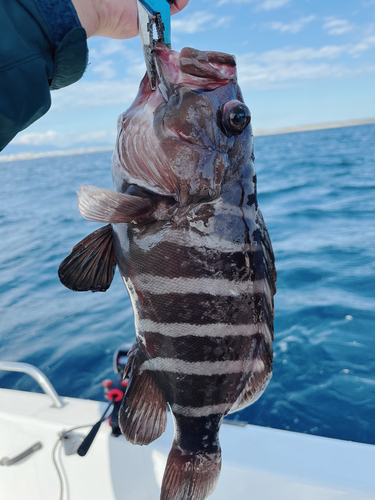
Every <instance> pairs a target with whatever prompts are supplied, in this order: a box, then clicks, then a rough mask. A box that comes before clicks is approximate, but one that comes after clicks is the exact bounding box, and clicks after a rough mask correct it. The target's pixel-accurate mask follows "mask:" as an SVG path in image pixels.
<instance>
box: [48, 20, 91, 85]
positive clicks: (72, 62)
mask: <svg viewBox="0 0 375 500" xmlns="http://www.w3.org/2000/svg"><path fill="white" fill-rule="evenodd" d="M86 40H87V38H86V31H85V30H84V29H83V28H82V27H80V28H73V29H72V30H71V31H69V33H68V34H67V35H65V37H64V38H63V39H62V41H61V43H60V44H59V46H58V47H57V49H56V52H55V56H54V68H53V77H52V81H51V83H50V89H51V90H57V89H61V88H63V87H67V86H68V85H71V84H72V83H75V82H77V81H78V80H79V79H80V78H82V76H83V74H84V72H85V70H86V66H87V61H88V49H87V42H86Z"/></svg>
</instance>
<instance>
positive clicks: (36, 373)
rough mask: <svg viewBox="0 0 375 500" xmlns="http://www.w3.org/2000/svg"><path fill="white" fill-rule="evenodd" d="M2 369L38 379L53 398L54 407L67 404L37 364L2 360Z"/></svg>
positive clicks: (0, 366) (0, 363) (0, 367)
mask: <svg viewBox="0 0 375 500" xmlns="http://www.w3.org/2000/svg"><path fill="white" fill-rule="evenodd" d="M0 370H3V371H9V372H20V373H26V374H27V375H30V377H32V378H33V379H34V380H36V381H37V382H38V384H39V385H40V387H41V388H42V389H43V391H44V392H45V393H46V394H47V395H48V396H49V397H50V398H51V399H52V401H53V405H52V407H53V408H62V407H63V406H65V403H64V401H63V400H62V399H61V398H60V396H59V395H58V394H57V392H56V391H55V389H54V387H53V385H52V384H51V382H50V381H49V380H48V378H47V377H46V376H45V375H44V373H43V372H41V371H40V370H39V369H38V368H36V367H35V366H33V365H29V364H28V363H18V362H16V361H0Z"/></svg>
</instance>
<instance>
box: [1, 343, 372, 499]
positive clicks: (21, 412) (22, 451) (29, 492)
mask: <svg viewBox="0 0 375 500" xmlns="http://www.w3.org/2000/svg"><path fill="white" fill-rule="evenodd" d="M127 349H128V346H127V345H125V346H120V348H119V349H118V350H117V351H116V353H115V356H114V368H115V372H117V375H116V376H117V379H116V380H115V381H108V380H107V381H105V383H104V385H105V387H106V392H107V394H108V393H109V391H111V390H112V391H113V392H112V394H116V391H118V390H121V386H122V387H124V388H125V386H126V382H125V383H124V381H122V382H121V374H122V372H123V367H124V364H125V363H126V359H127ZM0 370H9V371H18V372H21V373H27V374H29V375H30V376H32V377H33V378H34V379H35V380H36V381H37V382H38V383H39V385H40V387H41V389H42V390H43V391H44V393H33V392H26V391H20V390H14V389H0V498H1V500H20V499H24V500H53V499H56V500H58V499H59V500H125V499H126V500H157V499H158V498H159V495H160V486H161V481H162V477H163V472H164V467H165V464H166V460H167V456H168V453H169V449H170V446H171V442H172V437H173V422H172V418H171V414H170V413H168V425H167V429H166V432H165V433H164V434H163V435H162V436H161V437H160V438H159V439H157V440H156V441H155V442H153V443H152V444H150V445H148V446H135V445H132V444H130V443H128V442H127V441H126V440H125V439H124V437H123V436H121V435H119V433H118V432H117V431H116V423H114V421H112V425H108V423H106V422H105V421H104V420H105V416H106V414H107V411H108V402H107V403H105V402H101V401H91V400H84V399H77V398H70V397H60V396H59V395H58V394H57V393H56V391H55V389H54V388H53V386H52V384H51V383H50V381H49V380H48V379H47V377H46V376H45V375H44V374H43V373H42V372H41V371H40V370H38V369H37V368H36V367H34V366H32V365H29V364H27V363H17V362H5V361H3V362H1V361H0ZM119 388H120V389H119ZM123 390H125V389H123ZM115 406H116V403H115ZM112 420H113V419H112ZM101 421H104V422H103V424H102V425H100V422H101ZM95 424H96V426H95ZM90 431H91V438H89V439H87V436H88V434H90ZM95 431H97V434H96V436H94V434H95ZM93 437H94V439H92V438H93ZM85 438H86V439H85ZM220 441H221V445H222V453H223V466H222V472H221V476H220V479H219V482H218V484H217V487H216V491H215V492H214V493H213V494H212V495H211V496H210V497H209V498H210V500H211V499H212V500H228V499H231V498H233V499H235V500H249V499H250V500H271V499H272V500H275V499H276V500H374V499H375V474H374V470H375V446H374V445H370V444H362V443H355V442H349V441H343V440H338V439H331V438H325V437H319V436H312V435H307V434H302V433H296V432H290V431H285V430H279V429H270V428H266V427H260V426H255V425H250V424H247V423H245V422H237V421H231V420H226V419H224V423H223V425H222V428H221V431H220ZM85 443H86V445H85ZM83 448H85V449H84V451H82V449H83Z"/></svg>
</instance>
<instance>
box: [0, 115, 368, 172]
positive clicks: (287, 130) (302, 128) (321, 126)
mask: <svg viewBox="0 0 375 500" xmlns="http://www.w3.org/2000/svg"><path fill="white" fill-rule="evenodd" d="M373 124H375V118H368V119H365V120H347V121H343V122H329V123H315V124H312V125H299V126H296V127H283V128H279V129H271V130H262V129H259V130H255V131H254V136H256V137H260V136H266V135H281V134H292V133H294V132H310V131H313V130H326V129H333V128H343V127H357V126H359V125H373ZM113 149H114V147H102V148H79V149H70V150H67V151H45V152H41V153H15V154H10V155H3V156H1V154H0V163H5V162H10V161H16V160H33V159H36V158H48V157H52V156H74V155H80V154H90V153H100V152H104V151H113Z"/></svg>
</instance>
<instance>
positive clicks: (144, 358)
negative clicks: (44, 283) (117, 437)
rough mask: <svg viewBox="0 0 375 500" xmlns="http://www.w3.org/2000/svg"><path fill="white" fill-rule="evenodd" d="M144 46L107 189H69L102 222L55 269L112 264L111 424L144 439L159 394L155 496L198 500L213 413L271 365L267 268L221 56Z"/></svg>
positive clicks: (67, 281)
mask: <svg viewBox="0 0 375 500" xmlns="http://www.w3.org/2000/svg"><path fill="white" fill-rule="evenodd" d="M154 53H155V62H156V70H157V80H158V84H157V88H156V90H155V91H152V90H151V88H150V83H149V81H148V78H147V76H145V77H144V78H143V80H142V82H141V84H140V88H139V92H138V95H137V97H136V99H135V101H134V102H133V104H132V105H131V106H130V108H129V109H128V110H127V111H126V112H125V113H123V114H122V115H121V116H120V117H119V119H118V124H117V128H118V134H117V141H116V147H115V151H114V154H113V158H112V178H113V183H114V190H113V191H111V190H106V189H103V188H99V187H94V186H81V189H80V191H79V193H78V197H79V209H80V212H81V214H82V215H83V217H85V218H86V219H87V220H89V221H95V222H100V223H104V224H106V225H105V226H103V227H101V228H100V229H98V230H96V231H94V232H93V233H92V234H90V235H89V236H87V237H86V238H84V239H83V240H82V241H81V242H80V243H78V244H77V245H76V246H75V247H74V248H73V249H72V251H71V254H70V255H69V256H68V257H67V258H66V259H65V260H64V261H63V262H62V263H61V265H60V268H59V277H60V280H61V282H62V283H63V284H64V285H65V286H67V287H68V288H70V289H72V290H75V291H88V290H91V291H93V292H96V291H105V290H107V289H108V288H109V286H110V284H111V282H112V279H113V275H114V273H115V268H116V266H117V267H118V268H119V271H120V274H121V277H122V280H123V282H124V284H125V286H126V288H127V290H128V293H129V297H130V300H131V303H132V306H133V310H134V317H135V329H136V341H135V343H134V345H133V347H132V349H131V351H130V352H129V361H128V364H127V367H126V370H125V375H124V376H126V377H129V383H128V386H127V391H126V394H125V396H124V399H123V402H122V405H121V409H120V412H119V425H120V428H121V431H122V433H123V435H124V436H125V438H126V439H127V440H128V441H130V442H131V443H134V444H138V445H147V444H149V443H151V442H152V441H154V440H155V439H157V438H158V437H159V436H160V435H161V434H162V433H163V432H164V430H165V428H166V424H167V407H168V405H169V408H170V411H171V413H172V416H173V421H174V426H175V432H174V438H173V443H172V447H171V450H170V453H169V456H168V459H167V464H166V468H165V472H164V477H163V481H162V487H161V496H160V499H161V500H203V499H205V498H207V496H209V495H210V494H211V493H212V492H213V491H214V490H215V487H216V484H217V481H218V478H219V474H220V469H221V447H220V442H219V430H220V426H221V424H222V422H223V418H224V417H225V416H226V415H227V414H229V413H232V412H235V411H238V410H241V409H243V408H245V407H246V406H248V405H250V404H252V403H254V402H255V401H256V400H257V399H258V398H259V397H260V396H261V394H262V393H263V391H264V390H265V388H266V386H267V384H268V383H269V381H270V378H271V375H272V363H273V351H272V342H273V339H274V331H273V319H274V298H273V297H274V294H275V293H276V279H277V273H276V268H275V257H274V253H273V250H272V244H271V240H270V236H269V233H268V231H267V228H266V225H265V223H264V219H263V216H262V213H261V211H260V209H259V206H258V199H257V180H256V173H255V170H254V149H253V133H252V126H251V114H250V110H249V108H248V107H247V106H246V104H245V103H244V99H243V95H242V93H241V90H240V87H239V85H238V82H237V70H236V61H235V58H234V56H231V55H229V54H225V53H221V52H215V51H199V50H197V49H193V48H190V47H186V48H184V49H183V50H182V51H181V52H177V51H173V50H171V49H169V48H167V47H166V46H164V45H162V44H156V46H155V51H154ZM249 452H251V451H250V450H249Z"/></svg>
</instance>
